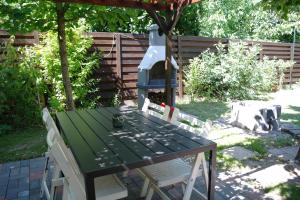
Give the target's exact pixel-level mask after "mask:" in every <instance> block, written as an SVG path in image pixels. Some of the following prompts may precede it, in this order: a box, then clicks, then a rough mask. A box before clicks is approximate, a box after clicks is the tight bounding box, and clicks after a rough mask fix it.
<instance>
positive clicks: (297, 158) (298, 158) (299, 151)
mask: <svg viewBox="0 0 300 200" xmlns="http://www.w3.org/2000/svg"><path fill="white" fill-rule="evenodd" d="M295 160H296V161H298V162H300V147H299V149H298V153H297V155H296V158H295Z"/></svg>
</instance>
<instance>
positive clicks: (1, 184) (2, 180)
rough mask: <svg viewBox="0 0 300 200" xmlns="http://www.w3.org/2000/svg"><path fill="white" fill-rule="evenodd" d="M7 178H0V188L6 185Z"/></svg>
mask: <svg viewBox="0 0 300 200" xmlns="http://www.w3.org/2000/svg"><path fill="white" fill-rule="evenodd" d="M8 180H9V177H1V178H0V187H1V186H4V185H7V184H8Z"/></svg>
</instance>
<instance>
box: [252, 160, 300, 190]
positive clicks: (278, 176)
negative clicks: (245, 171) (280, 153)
mask: <svg viewBox="0 0 300 200" xmlns="http://www.w3.org/2000/svg"><path fill="white" fill-rule="evenodd" d="M298 176H300V170H298V169H297V168H292V167H290V165H284V164H276V165H272V166H270V167H267V168H265V169H262V170H260V171H258V172H255V173H253V174H250V175H249V176H248V177H249V178H250V179H253V180H256V181H257V182H258V183H259V184H260V185H261V186H262V187H263V188H268V187H272V186H275V185H278V184H280V183H285V182H288V180H292V179H296V178H297V177H298Z"/></svg>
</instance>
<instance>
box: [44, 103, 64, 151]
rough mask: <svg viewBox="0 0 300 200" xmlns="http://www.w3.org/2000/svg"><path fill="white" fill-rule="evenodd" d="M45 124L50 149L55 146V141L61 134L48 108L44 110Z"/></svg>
mask: <svg viewBox="0 0 300 200" xmlns="http://www.w3.org/2000/svg"><path fill="white" fill-rule="evenodd" d="M42 117H43V122H44V124H45V126H46V128H47V131H48V133H47V144H48V147H51V146H52V145H53V144H54V141H55V140H56V138H57V137H61V136H60V134H59V130H58V128H57V126H56V124H55V121H54V120H53V118H52V117H51V115H50V113H49V111H48V109H47V108H44V109H43V114H42Z"/></svg>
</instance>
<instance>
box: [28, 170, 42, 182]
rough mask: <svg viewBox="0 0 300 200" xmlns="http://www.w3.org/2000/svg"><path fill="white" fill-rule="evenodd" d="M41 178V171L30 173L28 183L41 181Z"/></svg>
mask: <svg viewBox="0 0 300 200" xmlns="http://www.w3.org/2000/svg"><path fill="white" fill-rule="evenodd" d="M42 176H43V171H35V172H30V176H29V179H30V181H34V180H38V179H41V178H42Z"/></svg>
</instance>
